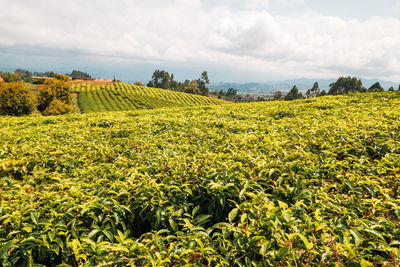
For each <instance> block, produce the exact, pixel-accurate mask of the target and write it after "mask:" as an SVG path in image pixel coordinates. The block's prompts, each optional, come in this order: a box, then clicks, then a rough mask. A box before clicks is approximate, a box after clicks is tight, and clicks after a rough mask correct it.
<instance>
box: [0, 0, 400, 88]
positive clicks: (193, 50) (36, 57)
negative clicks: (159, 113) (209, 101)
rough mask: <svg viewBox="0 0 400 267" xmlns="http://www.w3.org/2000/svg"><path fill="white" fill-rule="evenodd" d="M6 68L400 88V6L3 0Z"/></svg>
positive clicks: (380, 2)
mask: <svg viewBox="0 0 400 267" xmlns="http://www.w3.org/2000/svg"><path fill="white" fill-rule="evenodd" d="M0 7H1V9H0V70H3V71H6V70H7V71H11V70H14V69H16V68H24V69H28V70H31V71H48V70H53V71H56V72H63V73H66V72H71V71H72V70H73V69H78V70H81V71H85V72H88V73H89V74H92V76H94V77H105V78H112V77H113V76H114V75H115V76H116V78H117V79H122V80H129V81H136V80H141V81H148V80H150V79H151V75H152V73H153V71H154V70H155V69H164V70H167V71H169V72H170V73H171V72H173V73H174V74H175V77H176V79H177V80H185V79H194V78H198V77H200V74H201V72H202V71H203V70H206V71H208V74H209V77H210V80H211V81H212V82H267V81H277V80H283V79H295V78H301V77H304V78H318V79H323V78H336V77H339V76H348V75H351V76H357V77H362V78H378V79H382V80H389V81H400V49H399V48H400V34H399V33H400V0H368V1H365V0H364V1H362V0H352V1H346V0H335V1H333V0H332V1H328V0H241V1H239V0H146V1H143V0H140V1H139V0H113V1H111V0H109V1H106V0H85V1H83V0H69V1H54V0H52V1H51V0H36V1H31V0H0Z"/></svg>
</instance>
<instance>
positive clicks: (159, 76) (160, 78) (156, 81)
mask: <svg viewBox="0 0 400 267" xmlns="http://www.w3.org/2000/svg"><path fill="white" fill-rule="evenodd" d="M151 78H152V80H151V81H149V83H148V84H147V85H148V86H150V87H155V88H163V89H169V88H170V79H171V77H170V75H169V73H168V72H167V71H165V70H158V69H157V70H155V71H154V72H153V75H152V76H151Z"/></svg>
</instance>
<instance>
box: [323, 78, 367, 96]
mask: <svg viewBox="0 0 400 267" xmlns="http://www.w3.org/2000/svg"><path fill="white" fill-rule="evenodd" d="M329 87H330V89H329V91H328V95H342V94H348V93H350V92H361V90H362V81H361V80H360V79H357V78H356V77H350V76H349V77H340V78H339V79H337V81H336V82H334V83H331V84H330V85H329Z"/></svg>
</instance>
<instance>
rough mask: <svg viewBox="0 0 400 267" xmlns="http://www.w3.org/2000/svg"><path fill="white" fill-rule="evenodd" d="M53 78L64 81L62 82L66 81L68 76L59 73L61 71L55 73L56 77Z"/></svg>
mask: <svg viewBox="0 0 400 267" xmlns="http://www.w3.org/2000/svg"><path fill="white" fill-rule="evenodd" d="M55 78H56V79H57V80H60V81H64V82H67V81H68V80H69V76H68V75H65V74H61V73H59V74H56V77H55Z"/></svg>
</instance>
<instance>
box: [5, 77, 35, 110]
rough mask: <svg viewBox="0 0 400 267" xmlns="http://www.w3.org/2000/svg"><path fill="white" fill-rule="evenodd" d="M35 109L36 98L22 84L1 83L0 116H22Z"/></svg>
mask: <svg viewBox="0 0 400 267" xmlns="http://www.w3.org/2000/svg"><path fill="white" fill-rule="evenodd" d="M34 109H35V98H34V96H33V95H32V94H31V92H30V90H29V89H27V88H26V87H25V86H24V84H22V83H14V82H11V83H5V82H0V114H1V115H14V116H21V115H26V114H31V113H32V111H33V110H34Z"/></svg>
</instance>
